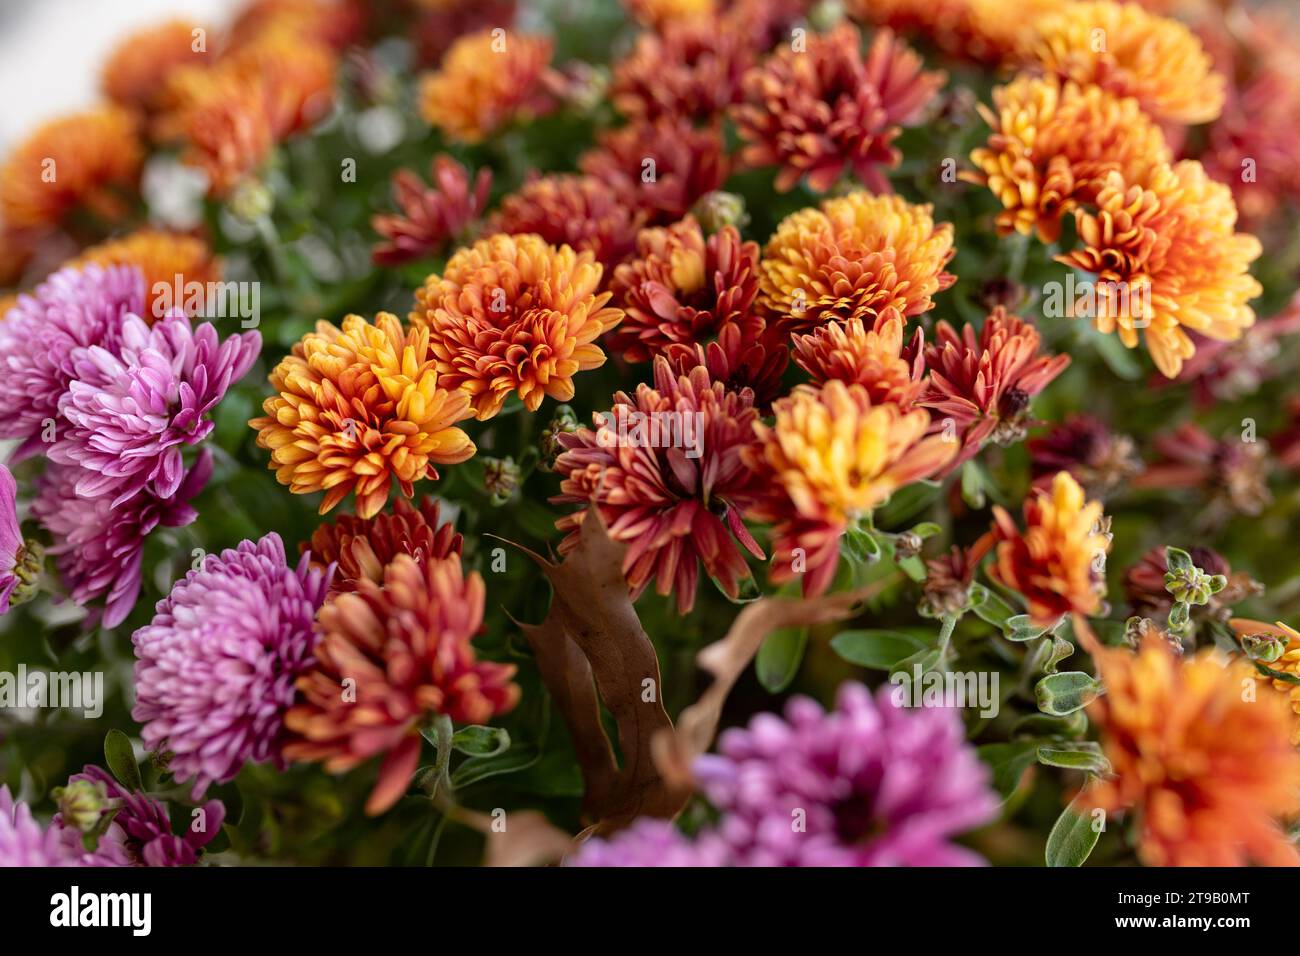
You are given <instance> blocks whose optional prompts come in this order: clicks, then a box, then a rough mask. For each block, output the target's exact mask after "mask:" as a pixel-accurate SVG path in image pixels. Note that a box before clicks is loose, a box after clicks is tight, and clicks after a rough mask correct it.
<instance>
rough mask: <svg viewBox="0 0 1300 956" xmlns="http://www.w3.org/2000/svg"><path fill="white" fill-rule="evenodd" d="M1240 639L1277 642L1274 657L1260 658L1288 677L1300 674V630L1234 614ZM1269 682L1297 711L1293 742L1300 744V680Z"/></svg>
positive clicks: (1294, 713) (1293, 724)
mask: <svg viewBox="0 0 1300 956" xmlns="http://www.w3.org/2000/svg"><path fill="white" fill-rule="evenodd" d="M1228 626H1229V627H1231V628H1232V631H1233V633H1234V634H1236V635H1237V640H1238V641H1242V642H1247V641H1254V640H1263V641H1269V642H1274V643H1275V644H1276V645H1278V646H1279V647H1280V653H1279V654H1278V656H1277V657H1275V658H1274V659H1273V660H1268V658H1267V657H1264V658H1261V659H1260V663H1262V664H1264V666H1265V667H1267V668H1268V669H1269V670H1272V671H1277V672H1278V673H1279V674H1285V675H1287V676H1288V677H1296V678H1300V631H1296V629H1295V628H1293V627H1290V626H1289V625H1287V624H1283V623H1282V622H1281V621H1278V622H1276V623H1275V624H1266V623H1264V622H1263V621H1252V620H1251V619H1250V618H1245V617H1234V618H1231V619H1230V620H1229V621H1228ZM1269 684H1270V686H1272V688H1273V689H1274V690H1275V691H1277V692H1278V693H1279V694H1281V695H1282V696H1283V698H1284V699H1285V700H1286V702H1287V704H1288V705H1290V707H1291V712H1292V714H1293V715H1294V716H1293V717H1292V720H1291V745H1292V746H1300V684H1295V683H1292V682H1291V681H1289V680H1284V679H1282V678H1280V677H1275V678H1273V679H1272V680H1271V681H1269Z"/></svg>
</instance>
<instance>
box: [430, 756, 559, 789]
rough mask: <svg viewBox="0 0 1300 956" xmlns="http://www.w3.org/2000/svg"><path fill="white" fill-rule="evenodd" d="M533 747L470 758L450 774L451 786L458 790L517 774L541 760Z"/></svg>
mask: <svg viewBox="0 0 1300 956" xmlns="http://www.w3.org/2000/svg"><path fill="white" fill-rule="evenodd" d="M541 756H542V755H541V753H540V752H539V751H538V750H537V749H536V748H534V747H515V748H513V749H512V750H510V751H507V752H506V753H504V754H502V755H501V756H499V757H470V758H468V759H467V760H466V761H465V762H464V763H462V764H461V765H460V766H459V767H457V768H456V769H455V770H454V771H452V774H451V784H452V786H453V787H455V788H457V789H459V788H461V787H468V786H469V785H470V784H474V783H478V782H479V781H480V780H486V779H488V778H489V777H499V776H501V775H502V774H507V773H518V772H519V771H520V770H524V769H526V768H528V767H531V766H532V765H533V764H535V763H537V761H538V760H540V759H541Z"/></svg>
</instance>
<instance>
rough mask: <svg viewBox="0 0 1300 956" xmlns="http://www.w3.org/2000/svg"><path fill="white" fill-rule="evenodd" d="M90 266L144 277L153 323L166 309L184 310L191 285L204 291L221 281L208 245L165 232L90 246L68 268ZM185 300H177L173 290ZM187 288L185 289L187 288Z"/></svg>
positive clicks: (143, 233)
mask: <svg viewBox="0 0 1300 956" xmlns="http://www.w3.org/2000/svg"><path fill="white" fill-rule="evenodd" d="M90 263H93V264H95V265H99V266H135V267H136V268H137V269H139V270H140V271H141V272H142V273H143V274H144V287H145V292H146V294H147V295H148V296H149V298H150V303H149V304H150V308H149V315H147V316H144V317H143V318H145V319H149V320H151V319H155V318H159V317H161V316H162V314H163V313H164V312H165V311H166V310H167V308H169V307H172V306H174V307H176V308H185V307H186V301H188V299H189V296H190V292H189V289H190V288H193V286H192V285H191V283H197V284H198V285H201V286H203V287H204V288H205V289H206V287H207V284H208V283H209V282H217V281H219V280H220V279H221V260H220V259H218V258H217V257H216V256H214V255H213V254H212V250H211V249H210V248H209V247H208V244H207V243H206V242H204V241H203V240H202V239H199V238H197V237H196V236H187V235H185V234H184V233H178V232H168V231H166V230H164V229H148V228H145V229H137V230H136V231H135V232H131V233H128V234H127V235H125V236H123V237H122V238H120V239H110V240H109V241H108V242H102V243H100V244H99V245H97V246H91V247H90V248H89V249H87V250H85V251H84V252H82V253H81V255H79V256H77V257H76V258H75V259H73V260H72V261H71V262H69V263H68V265H70V266H81V265H87V264H90ZM178 287H179V288H180V290H181V292H182V295H183V296H184V298H183V299H182V300H181V301H177V300H176V289H177V288H178ZM187 287H188V288H187Z"/></svg>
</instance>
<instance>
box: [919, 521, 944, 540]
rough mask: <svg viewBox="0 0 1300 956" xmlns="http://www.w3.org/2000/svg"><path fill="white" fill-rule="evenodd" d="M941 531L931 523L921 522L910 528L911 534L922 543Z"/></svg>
mask: <svg viewBox="0 0 1300 956" xmlns="http://www.w3.org/2000/svg"><path fill="white" fill-rule="evenodd" d="M942 530H943V529H942V528H941V527H939V526H938V525H937V524H935V523H934V522H933V521H922V522H921V523H920V524H918V525H914V526H913V527H912V534H914V535H916V536H917V537H918V538H920V539H921V540H922V541H924V540H925V539H926V538H933V537H934V536H935V535H936V534H938V533H939V532H940V531H942Z"/></svg>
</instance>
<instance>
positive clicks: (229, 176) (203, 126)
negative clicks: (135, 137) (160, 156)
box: [154, 68, 275, 196]
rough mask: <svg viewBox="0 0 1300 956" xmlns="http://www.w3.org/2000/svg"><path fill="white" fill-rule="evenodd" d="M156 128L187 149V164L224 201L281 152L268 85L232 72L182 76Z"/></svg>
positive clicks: (183, 155)
mask: <svg viewBox="0 0 1300 956" xmlns="http://www.w3.org/2000/svg"><path fill="white" fill-rule="evenodd" d="M166 104H167V106H166V108H165V110H164V111H163V112H162V114H161V115H160V116H159V118H158V121H157V123H156V124H155V126H154V133H155V135H156V136H157V137H158V138H159V139H162V140H179V141H180V142H182V143H183V144H184V148H183V150H182V152H181V159H182V160H183V161H184V162H185V163H186V164H187V165H190V166H193V167H194V168H196V169H200V170H202V171H203V173H204V174H205V175H206V176H207V178H208V188H209V191H210V192H211V193H212V195H214V196H224V195H226V194H228V193H229V192H231V190H233V189H234V187H235V186H236V185H238V184H239V183H240V182H242V181H243V180H245V179H247V178H249V177H251V176H252V175H254V174H255V173H256V172H257V170H258V169H259V168H260V167H261V166H262V164H263V163H265V162H266V160H267V159H268V158H269V157H270V155H271V150H272V149H273V148H274V147H275V128H274V124H273V123H272V120H271V111H270V104H269V102H268V99H267V96H266V89H265V86H264V84H263V83H262V81H261V80H259V79H250V78H248V77H245V76H241V75H238V74H235V73H232V72H229V71H226V70H220V69H215V68H214V69H211V70H203V71H199V70H194V69H185V70H181V71H179V72H178V73H177V74H176V75H175V76H174V77H173V79H172V82H171V84H170V85H169V89H168V91H167V95H166Z"/></svg>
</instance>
